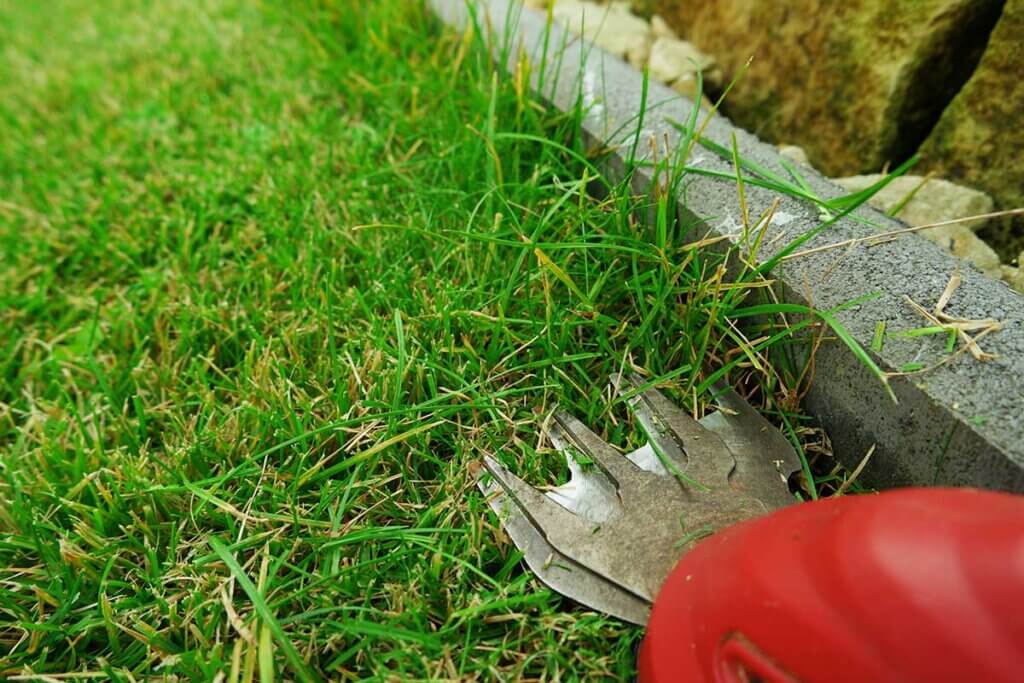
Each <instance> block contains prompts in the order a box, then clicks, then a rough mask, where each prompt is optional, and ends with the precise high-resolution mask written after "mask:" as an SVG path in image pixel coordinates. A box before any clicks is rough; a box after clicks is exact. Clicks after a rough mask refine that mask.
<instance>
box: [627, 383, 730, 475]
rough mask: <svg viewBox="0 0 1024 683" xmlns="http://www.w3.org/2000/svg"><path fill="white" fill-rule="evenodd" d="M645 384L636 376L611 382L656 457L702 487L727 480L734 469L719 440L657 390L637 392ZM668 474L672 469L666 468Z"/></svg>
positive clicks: (727, 450)
mask: <svg viewBox="0 0 1024 683" xmlns="http://www.w3.org/2000/svg"><path fill="white" fill-rule="evenodd" d="M643 384H644V380H643V378H642V377H640V376H638V375H631V376H630V377H628V378H624V377H621V376H620V377H619V378H618V380H617V381H614V382H613V386H614V387H615V391H616V392H617V393H618V394H619V395H620V396H624V397H625V396H628V398H626V403H627V404H628V405H629V407H630V408H631V409H632V411H633V414H634V415H635V416H636V419H637V422H638V423H639V424H640V427H641V429H642V430H643V431H644V434H645V435H646V436H647V439H648V441H649V442H650V443H651V445H652V446H653V447H654V449H655V450H656V451H658V454H659V455H661V456H663V457H664V458H665V459H667V460H668V461H669V463H668V464H669V465H674V466H675V467H676V468H678V470H679V472H680V473H681V474H682V475H683V477H684V478H685V479H686V480H688V481H690V482H691V483H694V484H697V485H699V486H702V487H707V486H715V485H718V484H720V483H723V482H725V481H727V480H728V477H729V473H730V472H732V470H733V468H734V467H735V466H736V461H735V458H734V457H733V456H732V454H731V452H730V451H729V449H728V448H727V447H726V445H725V443H724V442H723V441H722V439H721V437H719V436H718V435H717V434H715V433H714V432H713V431H711V430H709V429H706V428H705V427H704V426H703V425H701V423H699V422H698V421H697V420H695V419H693V417H692V416H690V415H688V414H687V413H686V412H685V411H683V410H681V409H680V408H679V407H678V406H676V405H675V404H674V403H672V402H671V401H670V400H668V398H666V397H665V395H664V394H662V393H661V392H660V391H658V390H657V389H646V390H644V391H638V390H639V388H640V387H641V386H643ZM667 469H669V470H670V471H671V469H672V467H671V466H669V467H667Z"/></svg>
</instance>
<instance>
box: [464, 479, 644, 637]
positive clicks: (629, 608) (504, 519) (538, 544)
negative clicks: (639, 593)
mask: <svg viewBox="0 0 1024 683" xmlns="http://www.w3.org/2000/svg"><path fill="white" fill-rule="evenodd" d="M476 483H477V486H478V487H479V488H480V490H481V491H482V492H483V493H484V495H485V496H486V497H487V503H488V504H489V505H490V506H491V509H492V510H494V512H495V514H497V515H498V519H499V520H500V521H501V525H502V526H503V527H504V529H505V531H506V533H508V535H509V537H510V538H511V539H512V542H513V543H515V545H516V547H517V548H519V550H520V551H522V553H523V559H524V560H525V561H526V564H527V566H529V567H530V570H531V571H532V572H533V573H534V574H535V575H536V576H537V578H538V579H540V581H541V583H543V584H544V585H546V586H547V587H548V588H550V589H551V590H553V591H555V592H557V593H560V594H562V595H564V596H565V597H567V598H570V599H572V600H575V601H576V602H578V603H580V604H582V605H585V606H587V607H590V608H591V609H595V610H597V611H599V612H604V613H605V614H610V615H612V616H614V617H617V618H619V619H622V620H623V621H628V622H630V623H632V624H638V625H640V626H643V625H644V624H646V623H647V619H648V617H650V613H651V605H650V603H648V602H646V601H644V600H641V599H640V598H638V597H636V596H635V595H632V594H630V593H628V592H627V591H624V590H622V588H620V587H619V586H618V585H616V584H615V583H612V582H611V581H608V580H606V579H604V578H602V577H601V576H599V575H597V574H594V573H593V572H591V571H590V570H588V569H587V568H586V567H584V566H582V565H579V564H577V563H575V562H573V561H572V560H570V559H569V558H567V557H565V556H564V555H562V554H561V553H559V552H558V551H557V550H555V549H554V548H553V547H552V546H551V544H549V543H548V542H547V540H546V539H545V538H544V535H543V534H542V533H541V532H540V531H539V530H538V529H537V528H536V527H535V526H534V525H533V523H532V522H531V520H530V519H529V518H528V517H527V516H526V515H524V514H523V513H522V512H521V511H520V510H519V507H518V506H517V505H516V504H515V503H514V502H513V501H512V500H511V499H510V498H509V497H508V495H507V494H505V492H504V489H502V487H501V485H500V484H499V483H498V481H497V480H496V479H495V477H494V476H493V475H491V473H490V471H489V470H487V469H482V470H481V472H480V475H479V476H478V478H477V482H476Z"/></svg>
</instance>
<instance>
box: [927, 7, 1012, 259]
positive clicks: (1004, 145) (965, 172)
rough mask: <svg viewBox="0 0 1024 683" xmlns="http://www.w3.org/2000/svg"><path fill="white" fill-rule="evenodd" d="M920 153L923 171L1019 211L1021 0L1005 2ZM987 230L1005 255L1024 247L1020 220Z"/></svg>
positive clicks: (1003, 206) (1004, 207) (1002, 207)
mask: <svg viewBox="0 0 1024 683" xmlns="http://www.w3.org/2000/svg"><path fill="white" fill-rule="evenodd" d="M921 154H922V155H923V157H924V158H923V163H922V166H921V167H922V168H924V169H927V170H933V171H935V172H937V173H938V174H939V175H941V176H943V177H945V178H950V179H952V180H955V181H957V182H962V183H966V184H968V185H971V186H973V187H977V188H980V189H982V190H985V192H987V193H988V194H990V195H991V196H992V198H993V199H995V202H996V206H997V207H998V208H1000V209H1013V208H1018V207H1024V0H1007V3H1006V5H1005V7H1004V8H1003V14H1002V16H1001V17H1000V18H999V23H997V24H996V27H995V30H993V32H992V35H991V37H990V38H989V42H988V48H987V49H986V50H985V54H984V56H983V57H982V58H981V62H979V64H978V67H977V69H976V70H975V72H974V75H973V76H971V78H970V80H969V81H967V83H966V85H964V87H963V89H962V90H961V91H960V93H959V94H958V95H957V96H956V98H954V99H953V101H952V102H951V103H950V104H949V106H948V107H947V108H946V110H945V112H943V114H942V117H941V118H940V119H939V122H938V124H936V126H935V128H934V130H932V133H931V135H930V136H929V137H928V139H927V140H926V141H925V142H924V144H923V145H922V147H921ZM989 232H990V239H991V240H992V241H993V243H994V244H995V245H996V246H997V248H999V249H1000V251H1001V252H1003V255H1004V257H1007V258H1009V257H1010V256H1012V255H1013V254H1016V253H1017V252H1018V251H1019V250H1020V249H1021V248H1024V217H1020V216H1018V217H1015V218H1012V219H1003V220H1000V221H998V223H997V225H996V226H994V227H993V228H990V231H989Z"/></svg>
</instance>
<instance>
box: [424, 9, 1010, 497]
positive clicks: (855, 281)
mask: <svg viewBox="0 0 1024 683" xmlns="http://www.w3.org/2000/svg"><path fill="white" fill-rule="evenodd" d="M430 4H431V6H433V7H434V9H435V10H436V11H437V12H438V14H439V15H440V16H441V17H443V18H444V19H445V20H446V21H449V22H450V23H453V24H455V25H458V26H464V25H465V23H466V22H467V21H468V16H467V8H466V3H465V0H430ZM474 4H475V6H476V7H477V8H478V9H479V10H480V12H483V13H486V14H488V15H489V21H490V22H491V25H492V26H493V28H494V30H495V32H496V34H497V35H502V32H503V31H505V30H512V31H514V32H515V39H516V41H520V42H521V44H522V45H523V46H524V48H525V49H526V50H527V52H528V54H529V55H531V59H532V60H533V63H534V66H535V67H538V68H539V64H540V54H541V52H542V49H543V45H544V44H545V19H544V16H543V14H542V13H539V12H533V11H524V12H523V13H522V14H521V15H520V16H519V17H518V20H517V21H518V23H517V25H516V26H514V27H510V26H507V25H506V20H507V18H508V17H509V16H515V14H514V13H513V14H511V15H510V13H509V7H510V5H509V0H476V2H475V3H474ZM553 33H554V34H555V35H553V36H551V38H550V40H551V41H552V44H564V45H565V46H566V47H565V49H564V51H563V53H562V54H561V55H560V58H559V59H557V60H551V61H549V62H548V64H549V65H551V69H552V72H551V73H549V74H547V76H546V77H545V79H544V83H546V84H547V86H546V88H548V89H546V90H545V91H544V92H542V93H540V96H541V97H542V98H543V99H545V100H546V101H547V102H549V103H550V104H551V106H555V107H559V108H562V109H567V108H569V107H572V106H573V105H574V103H576V102H578V97H579V95H580V93H581V88H582V93H583V96H584V100H585V101H584V103H583V105H584V109H585V110H586V111H587V115H586V116H585V118H584V119H583V121H582V125H583V132H584V134H585V136H586V137H587V138H588V140H589V141H590V142H591V143H592V144H594V145H600V146H601V147H607V148H609V149H613V150H616V149H617V150H619V152H617V153H613V154H612V155H611V156H610V157H609V158H608V159H606V160H605V161H604V162H603V164H604V166H603V168H604V171H605V172H606V173H608V174H609V175H610V176H612V177H621V174H622V173H623V171H624V164H625V163H626V162H625V159H626V157H627V156H628V154H629V148H630V145H631V143H632V141H633V140H635V135H636V130H635V128H634V127H633V126H635V121H636V112H637V111H638V110H639V108H640V107H641V106H642V104H643V103H641V101H640V98H641V93H642V85H641V79H640V77H639V74H638V73H637V71H636V70H635V69H633V68H631V67H630V66H629V65H627V64H624V63H622V62H619V61H618V60H615V59H602V58H600V56H599V55H598V56H596V57H595V55H594V54H593V53H592V52H589V51H588V47H587V46H586V45H583V44H581V43H580V42H579V41H572V40H566V39H565V38H564V36H563V35H562V31H561V30H560V29H557V27H556V29H553ZM514 59H516V56H515V55H514V56H511V57H510V60H514ZM506 66H508V67H509V68H514V66H515V64H514V62H512V61H510V63H509V64H507V65H506ZM555 70H557V73H554V71H555ZM534 78H535V79H537V78H539V74H538V73H537V72H536V71H535V72H534ZM534 82H535V83H536V82H537V81H536V80H535V81H534ZM588 83H601V84H603V85H604V87H602V88H601V89H600V90H598V89H588V88H587V84H588ZM647 97H648V101H647V103H646V109H647V111H648V112H649V116H648V117H646V118H645V120H644V128H643V130H642V131H640V134H641V136H642V137H643V138H644V139H652V138H653V139H655V140H659V141H660V140H665V141H666V143H667V144H668V145H669V146H672V145H678V144H681V139H680V133H679V131H678V129H676V128H675V127H674V126H673V125H672V122H674V121H685V120H686V119H687V117H688V116H689V115H690V113H691V110H692V107H693V106H695V105H694V104H693V103H692V102H690V101H689V100H686V99H685V98H680V97H679V96H678V95H676V94H675V93H674V92H673V91H672V90H671V89H669V88H667V87H666V86H664V85H661V84H659V83H657V82H651V83H650V86H649V89H648V91H647ZM631 122H633V123H632V125H631ZM705 135H706V136H707V137H709V138H710V139H712V140H714V141H716V142H717V143H718V144H720V145H724V146H726V147H728V146H729V145H730V144H731V141H732V139H733V136H735V140H736V143H737V145H738V147H739V150H740V152H741V153H742V154H744V155H745V156H747V158H749V159H750V160H751V161H753V162H755V163H757V164H759V165H761V166H763V167H765V168H767V169H769V170H771V171H772V172H774V173H778V174H784V173H785V172H786V171H785V169H784V167H783V166H782V164H781V163H780V157H779V155H778V153H777V152H776V151H775V149H774V148H773V147H771V146H768V145H765V144H764V143H762V142H760V141H758V140H757V139H756V138H755V137H754V136H752V135H751V134H749V133H747V132H745V131H743V130H741V129H738V128H735V127H733V126H732V125H731V124H730V123H729V122H728V121H727V120H726V119H724V118H722V117H720V116H714V117H712V119H711V121H710V123H709V124H708V126H707V128H706V130H705ZM641 147H643V146H641ZM690 163H693V164H699V165H700V166H701V167H703V168H706V169H709V170H713V171H715V172H719V173H722V174H723V175H724V176H726V178H728V177H729V176H731V175H733V174H734V173H735V170H734V169H733V168H732V166H731V164H730V163H729V162H728V160H725V159H722V158H720V157H718V156H717V155H715V154H712V153H710V152H709V151H707V150H705V149H700V150H695V152H694V154H693V155H692V158H691V159H690ZM802 174H803V176H804V179H805V180H806V182H807V183H808V185H809V186H810V188H811V190H812V191H813V192H815V193H817V194H818V195H820V196H823V197H834V196H837V195H839V194H842V190H840V189H839V188H837V187H836V186H835V185H834V184H832V183H830V182H829V181H828V180H827V179H825V178H823V177H821V176H820V175H819V174H818V173H816V172H815V171H814V170H813V169H806V171H804V172H803V173H802ZM631 177H632V178H633V181H634V184H635V187H636V189H637V191H639V192H644V191H650V190H651V188H652V187H653V186H654V184H655V183H656V179H655V172H654V171H653V170H652V169H650V168H648V167H646V166H642V165H641V166H640V167H638V168H636V169H635V170H634V171H633V172H632V176H631ZM685 193H686V195H685V202H683V203H681V204H680V211H681V213H682V216H683V220H684V225H686V226H688V227H690V228H691V233H690V234H692V235H693V236H694V237H701V236H704V235H708V236H721V237H723V238H724V239H731V240H737V241H739V240H740V237H739V235H740V233H741V230H740V229H738V228H737V226H741V225H742V218H741V215H740V214H741V210H740V209H739V207H738V206H737V198H736V185H735V182H732V181H730V180H728V179H725V178H716V177H707V176H696V175H695V176H692V177H688V178H687V181H686V189H685ZM745 197H746V202H747V209H748V211H749V214H750V215H761V214H762V213H765V212H768V211H770V210H771V211H773V214H772V215H773V216H774V219H773V220H772V222H771V224H770V226H769V228H768V234H766V236H765V240H764V242H763V244H762V250H761V251H760V252H759V254H758V257H759V258H761V259H763V258H768V257H770V256H771V254H773V253H776V252H777V250H778V249H781V248H782V247H783V246H784V245H786V244H787V243H789V242H790V241H791V240H793V239H795V238H797V237H798V236H801V235H805V234H806V233H807V232H808V231H810V230H814V229H815V228H817V227H819V226H820V218H819V214H820V212H819V210H818V207H816V206H814V205H811V204H810V203H808V202H804V201H800V200H798V199H795V198H793V197H790V196H786V195H782V196H780V195H778V194H776V193H774V192H771V191H768V190H766V189H764V188H760V187H756V186H753V185H749V186H747V188H746V194H745ZM776 202H777V203H776ZM857 217H858V218H859V220H854V219H853V218H844V219H841V220H839V221H837V222H836V223H835V224H833V225H831V226H829V227H828V229H827V230H825V231H823V232H820V233H818V234H816V235H815V236H814V237H813V238H812V239H810V240H809V241H807V242H806V243H805V244H804V245H803V246H802V248H805V249H812V248H817V247H821V248H822V250H818V251H815V252H813V253H808V254H805V255H803V256H800V257H799V258H794V259H791V260H788V261H786V262H785V264H784V267H782V268H780V269H778V270H777V271H775V272H774V273H773V276H774V277H775V278H776V281H775V284H776V287H777V293H778V296H780V297H781V298H782V299H783V300H785V301H790V302H793V303H798V304H801V305H813V306H814V307H816V308H817V309H819V310H828V309H830V308H833V307H836V306H839V305H840V304H848V303H849V302H850V301H851V300H853V299H856V298H857V297H860V296H866V295H872V296H874V297H875V298H873V299H872V300H870V301H867V302H866V303H864V304H860V305H853V306H847V307H846V308H843V309H842V310H840V311H837V312H836V313H835V317H836V319H837V320H839V321H840V322H841V323H842V324H843V326H844V327H845V329H846V331H847V332H848V333H849V334H850V335H851V336H852V338H854V339H856V340H858V341H859V342H860V344H861V345H862V346H863V347H864V348H870V346H871V341H872V338H873V336H874V333H875V330H876V328H877V326H878V324H879V323H880V322H884V323H885V324H886V329H887V330H889V331H890V332H898V331H903V330H910V329H914V328H919V327H921V326H922V325H923V324H927V323H926V321H925V320H924V319H923V318H922V317H921V316H920V315H919V314H918V313H917V312H916V311H915V310H914V309H913V307H912V306H910V305H909V304H908V299H910V300H913V301H915V302H917V303H919V304H920V305H922V306H924V307H926V308H931V307H933V306H934V305H935V303H936V301H937V300H938V299H939V297H940V295H941V294H942V292H943V290H944V289H945V288H946V285H947V283H948V281H949V279H950V276H951V274H952V273H953V272H955V271H956V270H957V269H958V268H959V267H960V264H959V262H958V261H957V260H956V259H955V258H954V257H952V256H950V255H949V254H947V253H945V252H944V251H943V250H942V249H940V248H939V247H937V246H936V245H934V244H932V243H931V242H929V241H928V240H926V239H922V238H921V237H919V236H917V235H903V236H900V237H898V238H896V239H894V240H892V241H888V242H884V243H881V244H875V245H872V246H868V244H867V241H868V240H869V239H870V237H871V236H872V235H875V234H877V231H878V229H879V228H881V229H883V230H892V229H897V228H899V227H901V224H900V223H898V222H896V221H893V220H891V219H889V218H888V217H886V216H885V215H883V214H881V213H878V212H877V211H875V210H873V209H870V208H862V209H859V210H858V212H857ZM851 239H852V240H860V241H857V242H854V243H853V244H852V246H851V244H850V243H849V240H851ZM835 247H838V248H835ZM961 276H962V281H961V284H960V286H959V288H958V289H957V290H956V292H955V294H954V295H953V296H952V297H951V299H950V301H949V302H948V304H947V305H946V308H945V310H946V311H947V312H948V313H949V314H950V315H954V316H958V317H960V318H963V319H968V320H979V319H983V318H994V319H997V320H1001V321H1003V323H1004V324H1003V327H1002V329H1001V330H999V331H998V332H996V333H994V334H990V335H989V336H987V337H985V339H984V340H983V343H982V346H983V348H984V350H985V351H986V352H989V353H992V354H995V355H996V358H995V359H993V360H990V361H987V362H980V361H976V360H974V359H973V358H971V357H970V355H969V354H961V355H960V356H957V357H956V358H953V359H948V357H947V354H946V352H945V348H944V344H945V339H944V338H943V339H940V338H939V337H941V336H942V335H929V336H927V337H900V336H893V337H889V338H887V340H886V343H885V345H884V346H883V348H882V349H881V350H880V351H878V352H877V353H874V352H872V356H873V357H874V359H875V361H876V362H877V363H878V365H879V366H880V367H881V368H882V369H883V370H884V371H887V372H897V371H898V370H899V369H900V368H902V367H905V365H906V364H907V363H925V364H930V363H936V362H938V361H941V360H943V359H947V362H945V363H940V364H938V365H936V366H935V367H934V368H933V369H931V370H929V371H928V372H927V373H923V374H915V375H897V376H894V377H893V378H892V379H891V381H890V384H891V387H892V390H893V391H894V392H895V394H896V396H897V397H898V399H899V403H893V402H892V401H891V400H890V399H889V397H888V396H887V394H886V392H885V390H884V388H883V387H882V385H881V383H880V382H879V381H878V380H877V379H876V378H875V377H874V376H873V375H872V374H871V373H870V372H869V371H868V370H867V369H866V368H865V367H864V365H863V363H861V362H860V361H858V360H857V358H856V357H855V356H854V354H853V353H851V352H850V350H849V349H848V348H847V347H846V346H845V345H844V344H842V343H839V342H838V341H837V340H835V339H834V338H828V339H826V340H825V341H823V343H822V344H821V345H820V346H819V347H818V348H817V355H816V356H815V364H814V383H813V385H812V387H811V390H810V393H809V394H808V395H807V398H806V402H805V405H806V407H807V408H808V409H809V410H810V411H811V412H812V413H813V414H815V415H816V416H817V417H818V419H819V420H820V422H821V424H822V426H824V427H825V429H826V430H827V431H828V434H829V436H830V437H831V439H832V445H833V449H834V451H835V453H836V455H837V457H839V458H840V459H842V460H843V461H844V462H845V463H846V464H847V465H848V466H851V467H852V466H856V465H857V464H858V463H859V462H860V461H861V460H862V458H863V457H864V454H865V453H866V452H867V451H868V450H869V449H872V448H874V449H875V450H874V455H873V456H872V458H871V460H870V462H869V463H868V464H867V466H866V467H865V469H864V471H863V472H862V474H861V477H860V481H862V482H865V483H867V484H871V485H876V486H893V485H900V484H929V485H931V484H947V485H974V486H987V487H992V488H999V489H1007V490H1012V491H1021V492H1024V424H1022V422H1021V419H1020V416H1021V415H1024V385H1022V383H1021V379H1020V378H1021V377H1024V297H1021V296H1019V295H1018V294H1016V293H1014V292H1013V291H1011V289H1010V288H1009V287H1007V286H1006V284H1005V283H1002V282H997V281H994V280H992V279H990V278H987V277H985V276H983V275H982V274H980V273H978V272H977V271H975V270H974V269H973V268H962V273H961ZM791 350H792V351H793V353H806V352H807V347H804V346H800V347H798V346H794V347H792V349H791Z"/></svg>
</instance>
